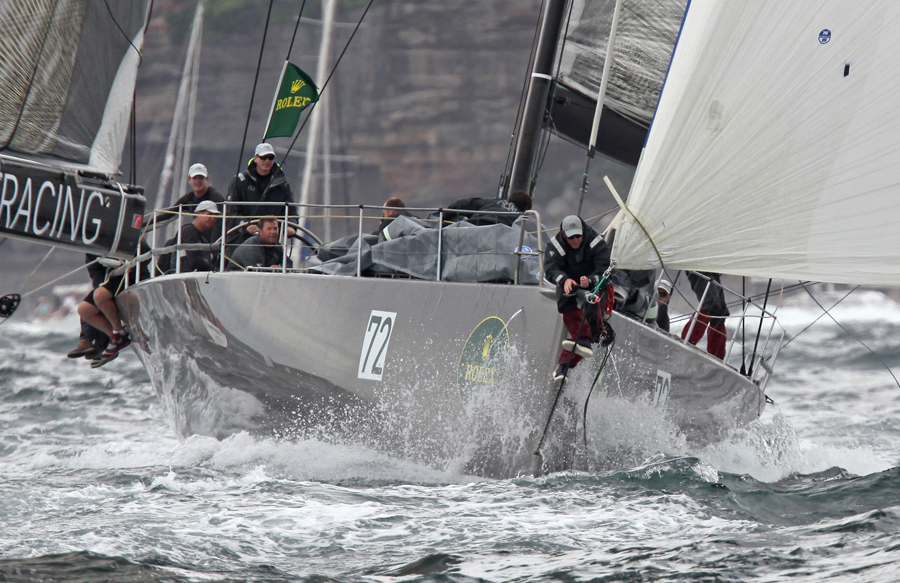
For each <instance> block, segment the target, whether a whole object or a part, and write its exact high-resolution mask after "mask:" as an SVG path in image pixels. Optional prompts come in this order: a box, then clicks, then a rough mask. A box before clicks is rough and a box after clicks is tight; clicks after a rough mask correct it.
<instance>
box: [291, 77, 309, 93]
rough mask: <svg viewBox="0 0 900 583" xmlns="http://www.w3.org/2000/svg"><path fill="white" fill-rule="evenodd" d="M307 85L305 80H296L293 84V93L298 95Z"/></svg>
mask: <svg viewBox="0 0 900 583" xmlns="http://www.w3.org/2000/svg"><path fill="white" fill-rule="evenodd" d="M305 85H306V82H305V81H303V79H296V80H294V81H293V82H291V93H296V92H298V91H300V89H301V88H302V87H303V86H305Z"/></svg>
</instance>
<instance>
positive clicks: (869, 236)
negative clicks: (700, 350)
mask: <svg viewBox="0 0 900 583" xmlns="http://www.w3.org/2000/svg"><path fill="white" fill-rule="evenodd" d="M898 26H900V3H898V2H894V1H892V0H855V1H853V2H849V1H845V0H825V1H822V0H816V1H812V0H792V1H791V2H783V1H782V0H754V1H753V2H731V1H727V0H692V2H691V4H690V6H689V8H688V11H687V16H686V19H685V22H684V26H683V29H682V33H681V36H680V39H679V42H678V44H677V47H676V50H675V54H674V56H673V59H672V63H671V67H670V70H669V73H668V77H667V80H666V84H665V86H664V88H663V91H662V95H661V98H660V103H659V106H658V109H657V112H656V116H655V119H654V122H653V125H652V127H651V130H650V134H649V136H648V139H647V144H646V147H645V149H644V152H643V155H642V158H641V161H640V164H639V166H638V170H637V173H636V175H635V179H634V183H633V185H632V189H631V193H630V195H629V198H628V203H627V204H628V209H629V211H630V213H626V217H624V220H623V223H622V225H621V227H620V228H619V232H618V234H617V237H616V241H615V245H614V249H613V256H614V257H615V258H616V260H617V261H618V263H619V266H620V267H624V268H633V269H639V268H651V267H659V266H660V264H663V265H664V266H665V267H666V268H671V269H694V270H705V271H715V272H721V273H730V274H738V275H746V276H761V277H774V278H787V279H801V280H814V281H825V282H844V283H859V284H887V285H900V227H898V219H900V112H898V104H897V95H898V94H900V75H898V74H897V56H898V55H900V35H897V30H898ZM632 214H633V216H632ZM635 217H636V220H635ZM638 222H639V223H640V224H638Z"/></svg>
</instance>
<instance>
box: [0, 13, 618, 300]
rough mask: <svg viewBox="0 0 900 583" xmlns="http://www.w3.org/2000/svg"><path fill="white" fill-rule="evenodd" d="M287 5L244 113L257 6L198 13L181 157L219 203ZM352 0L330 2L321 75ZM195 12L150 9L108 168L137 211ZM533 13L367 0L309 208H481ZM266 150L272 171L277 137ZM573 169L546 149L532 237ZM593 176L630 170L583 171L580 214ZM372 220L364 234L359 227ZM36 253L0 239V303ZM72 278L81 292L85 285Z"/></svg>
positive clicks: (337, 81) (315, 19) (166, 128)
mask: <svg viewBox="0 0 900 583" xmlns="http://www.w3.org/2000/svg"><path fill="white" fill-rule="evenodd" d="M301 4H303V2H302V1H298V0H290V1H289V0H274V2H273V4H272V13H271V18H270V19H269V24H268V31H267V38H266V43H265V46H264V49H263V57H262V66H261V68H260V72H259V77H258V82H257V88H256V94H255V97H254V98H253V100H252V103H251V93H252V90H253V83H254V77H255V75H256V70H257V63H258V60H259V55H260V46H261V43H262V39H263V33H264V29H265V28H266V16H267V11H268V8H269V2H268V0H207V2H206V4H205V18H204V25H203V34H202V44H201V49H200V63H201V66H200V78H199V83H198V91H197V102H196V110H195V115H194V118H193V141H192V145H191V154H190V160H191V161H192V162H202V163H204V164H205V165H206V166H207V167H208V168H209V170H210V178H211V180H212V183H213V185H214V186H215V187H216V188H218V189H219V190H220V191H221V192H222V193H223V194H225V193H226V192H227V189H228V185H229V183H230V182H231V179H232V178H233V176H234V175H235V173H236V172H237V170H238V168H239V167H240V166H242V165H245V164H246V162H247V160H248V159H249V158H250V157H251V156H252V154H253V147H254V146H255V144H256V143H257V142H259V141H260V140H261V137H262V134H263V131H264V126H265V123H266V120H267V117H268V112H269V108H270V106H271V103H272V98H273V95H274V92H275V86H276V84H277V81H278V76H279V74H280V72H281V68H282V65H283V62H284V60H285V57H286V56H287V50H288V47H289V46H290V43H291V36H292V34H293V32H294V28H295V25H296V24H297V17H298V14H299V11H300V6H301ZM367 4H368V2H367V0H340V1H339V3H338V10H337V16H336V19H335V21H336V26H335V28H334V40H333V45H332V56H331V63H332V64H333V63H334V62H335V60H336V59H337V57H338V55H339V54H340V53H341V51H342V50H343V49H344V47H345V45H346V43H347V40H348V39H349V38H350V35H351V33H352V32H353V29H354V27H355V26H356V24H357V22H358V21H359V20H360V18H361V16H362V14H363V12H364V10H365V8H366V5H367ZM195 7H196V2H195V1H193V0H190V1H185V0H155V2H154V5H153V11H152V18H151V22H150V25H149V28H148V31H147V36H146V40H145V44H144V48H143V59H142V63H141V67H140V70H139V78H138V84H137V91H136V103H135V115H136V132H135V135H134V148H133V151H132V147H131V140H129V144H128V145H127V146H126V148H125V151H124V153H123V164H122V172H123V179H124V180H125V181H131V180H133V181H134V183H136V184H139V185H142V186H144V188H145V190H146V195H147V202H148V208H154V207H155V206H156V205H157V190H158V187H159V183H160V173H161V171H162V168H163V163H164V157H165V152H166V146H167V144H168V142H169V136H170V129H171V127H172V122H173V111H174V108H175V104H176V99H177V93H178V87H179V84H180V82H181V77H182V70H183V67H184V62H185V56H186V52H187V44H188V38H189V34H190V27H191V23H192V21H193V17H194V11H195ZM321 11H322V4H321V2H320V0H309V1H307V2H306V5H305V7H304V10H303V16H302V19H301V20H300V23H299V26H298V27H297V36H296V39H295V42H294V46H293V49H292V51H291V54H290V60H291V61H292V62H293V63H295V64H297V65H298V66H300V67H301V68H302V69H303V70H305V71H306V72H307V73H309V74H310V75H312V76H313V78H314V79H315V80H316V82H317V84H319V85H320V86H321V85H322V84H323V82H324V80H323V79H319V78H317V67H316V63H317V58H318V52H319V45H320V40H321V34H322V22H321V17H322V15H321ZM539 12H540V2H539V0H457V1H455V2H433V1H432V2H429V1H425V0H375V2H374V3H373V4H372V6H371V8H370V9H369V11H368V13H367V14H366V15H365V18H364V19H363V21H362V25H361V27H360V29H359V32H358V33H357V34H356V36H355V38H354V39H353V41H352V43H351V44H350V45H349V47H347V50H346V53H345V55H344V56H343V59H342V60H341V62H340V65H339V66H338V67H337V69H336V71H335V74H334V76H333V77H332V79H331V81H330V82H329V83H328V86H327V88H326V89H325V91H324V98H325V99H327V100H328V101H329V106H330V107H329V109H330V113H329V116H328V124H327V125H328V127H329V130H330V131H329V142H328V144H327V146H328V153H329V157H330V168H329V171H328V174H329V176H330V184H328V186H327V187H326V183H325V180H324V178H325V173H326V170H325V166H324V164H323V163H322V151H321V150H320V152H319V157H317V159H316V162H317V165H316V173H315V180H314V183H313V188H312V200H311V202H322V197H323V195H324V193H325V191H326V190H328V191H329V192H330V196H331V201H332V203H334V204H352V205H356V204H376V205H377V204H381V203H382V202H383V201H384V200H385V199H386V198H387V197H389V196H399V197H401V198H402V199H404V200H405V201H406V203H407V205H408V206H441V205H446V204H449V203H450V202H452V201H453V200H455V199H457V198H460V197H468V196H481V197H486V198H490V197H494V196H495V195H496V192H497V188H498V185H499V182H500V178H501V175H502V174H503V172H504V169H505V166H506V163H507V158H508V155H509V149H510V137H511V134H512V132H513V129H514V125H515V121H516V115H517V109H518V104H519V100H520V96H521V94H522V89H523V83H524V81H525V78H526V74H527V69H528V61H529V56H530V51H531V47H532V42H533V39H534V34H535V28H536V25H537V22H538V17H539ZM248 111H249V123H247V120H248ZM304 117H305V116H304ZM245 125H246V127H247V137H246V140H245V141H244V140H243V137H244V131H245ZM308 130H309V126H307V128H306V129H304V133H303V134H301V135H300V137H299V138H298V139H297V140H296V143H295V144H294V146H293V148H292V149H291V150H290V153H289V155H288V157H287V159H286V161H285V163H284V170H285V172H286V174H287V176H288V179H289V181H290V182H291V184H292V185H293V188H294V192H295V200H299V196H300V184H301V179H302V174H303V170H304V164H305V149H306V132H307V131H308ZM242 141H244V144H243V148H242ZM270 141H271V142H272V143H273V145H274V146H275V148H276V151H277V152H278V153H279V160H280V159H281V157H282V156H283V155H284V153H285V152H287V151H288V148H289V146H290V145H291V141H292V140H291V139H288V138H274V139H272V140H270ZM585 160H586V158H585V154H584V152H583V151H582V150H581V149H579V148H576V147H574V146H572V145H570V144H567V143H565V142H563V141H562V140H559V139H558V138H553V139H552V140H551V142H550V145H549V148H548V150H547V155H546V158H545V161H544V164H543V166H542V169H541V173H540V175H539V181H538V184H537V187H536V189H535V208H536V209H537V210H538V211H540V212H541V214H542V217H543V220H544V223H545V224H546V225H548V226H555V225H558V224H559V221H560V220H561V218H562V217H563V216H565V215H566V214H569V213H570V212H574V211H575V210H576V209H577V206H578V198H579V191H580V188H581V183H582V174H583V170H584V166H585ZM604 174H609V175H610V177H611V178H612V179H613V182H614V183H616V185H617V186H618V187H619V188H620V189H621V190H622V191H623V192H624V191H627V188H628V185H629V182H630V178H631V170H630V169H628V168H626V167H623V166H621V165H618V164H614V163H611V162H607V161H604V160H602V159H595V160H593V161H592V162H591V179H590V186H589V188H588V192H587V196H586V198H585V203H584V210H583V212H582V215H583V216H584V217H585V218H589V217H596V216H598V215H600V214H601V213H602V212H604V211H607V210H609V209H611V208H612V207H613V206H614V202H613V201H612V198H611V197H610V196H609V195H608V193H607V192H606V188H605V186H604V185H603V183H602V176H603V175H604ZM172 188H174V191H173V190H172V189H169V190H168V191H167V192H165V193H163V195H164V197H166V196H171V195H180V194H183V193H184V192H187V191H188V187H187V184H185V183H179V184H177V185H175V186H174V187H172ZM603 222H604V219H601V220H600V224H601V225H602V224H603ZM371 223H372V225H371V226H372V227H374V226H375V224H376V222H375V220H374V219H373V220H372V221H371ZM351 225H352V226H351ZM313 228H314V229H315V230H316V231H318V232H320V233H321V230H322V229H323V228H324V224H323V223H321V222H319V223H318V224H317V223H313ZM351 229H353V231H354V232H355V221H351V220H349V219H342V220H333V221H332V225H331V233H332V235H333V236H334V237H337V236H341V235H343V234H346V233H349V232H351ZM46 250H47V248H46V247H43V246H40V245H35V244H26V243H20V242H11V241H8V242H7V243H6V245H4V247H3V248H0V270H2V271H0V272H2V273H4V277H3V280H4V286H3V288H4V289H2V290H0V293H9V292H10V291H15V289H6V288H15V287H18V285H19V284H20V282H21V280H22V278H24V277H25V275H27V274H28V273H29V272H30V271H31V269H32V268H33V266H34V265H36V263H37V262H38V261H39V260H40V258H41V257H42V256H43V254H44V253H46ZM81 262H83V257H82V256H80V255H79V254H76V253H73V252H69V251H64V250H58V251H56V252H55V254H54V257H53V258H51V260H50V261H48V262H47V263H48V265H47V266H46V268H45V269H42V271H41V273H40V274H38V275H37V276H35V278H34V280H33V281H32V282H30V285H29V286H28V287H29V289H30V288H32V287H34V286H35V285H39V284H40V283H41V282H42V281H47V280H49V279H51V278H52V277H53V276H55V275H59V274H61V273H64V272H66V271H68V270H70V269H74V268H76V267H77V266H78V265H79V264H80V263H81ZM71 281H72V282H77V281H87V277H86V274H83V275H77V276H74V277H73V278H71Z"/></svg>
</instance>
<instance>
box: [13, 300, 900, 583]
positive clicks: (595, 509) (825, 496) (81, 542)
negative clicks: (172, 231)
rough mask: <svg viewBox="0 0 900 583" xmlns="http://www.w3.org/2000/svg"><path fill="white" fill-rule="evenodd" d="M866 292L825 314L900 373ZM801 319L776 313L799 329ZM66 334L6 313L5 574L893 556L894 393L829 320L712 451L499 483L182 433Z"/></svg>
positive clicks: (659, 575)
mask: <svg viewBox="0 0 900 583" xmlns="http://www.w3.org/2000/svg"><path fill="white" fill-rule="evenodd" d="M882 297H883V296H882ZM848 301H849V300H848ZM888 301H889V300H888ZM859 304H860V305H859V306H858V307H856V308H852V309H851V310H850V311H848V312H846V313H843V314H840V313H838V312H837V311H836V313H835V315H836V317H837V319H838V320H839V321H841V323H842V324H844V325H845V326H847V327H848V328H849V329H850V330H851V331H853V332H854V333H855V334H856V335H858V336H859V338H860V339H861V340H862V341H864V342H865V343H866V344H867V345H869V346H870V347H871V348H872V349H873V350H874V351H876V352H877V353H878V356H879V358H881V359H883V360H884V361H885V362H887V363H888V364H889V365H890V366H896V365H897V364H900V346H898V345H900V341H896V340H895V338H898V337H900V334H897V332H900V330H898V329H897V325H898V323H900V309H897V308H896V305H894V304H891V303H883V302H882V300H881V299H879V297H878V296H867V295H863V296H861V297H860V302H859ZM848 309H849V308H848ZM816 310H818V308H814V307H809V306H783V307H782V308H780V311H779V313H780V315H782V317H783V318H785V319H786V320H787V321H788V323H789V325H790V326H791V327H792V328H791V329H792V330H796V331H799V330H800V329H802V328H803V327H804V326H805V325H806V324H808V323H809V322H810V321H811V320H812V319H814V318H815V317H816V316H817V315H818V314H817V312H816ZM853 310H857V311H853ZM872 314H876V315H875V316H873V315H872ZM76 334H77V322H76V321H74V320H73V321H68V322H52V323H27V322H26V323H20V322H8V323H6V324H4V325H3V326H2V327H0V429H2V437H0V500H2V501H3V504H2V505H0V579H3V580H10V581H107V580H116V581H136V582H138V581H140V582H142V581H272V582H280V581H285V582H287V581H298V580H301V581H317V582H321V581H334V582H340V583H343V582H347V583H350V582H353V583H359V582H369V581H371V582H373V583H375V582H378V583H382V582H385V581H403V582H411V581H435V582H437V581H440V582H459V583H471V582H474V581H492V582H494V581H526V580H527V581H548V582H550V581H553V582H558V581H560V580H566V581H573V582H578V581H585V582H587V581H671V580H679V581H736V580H740V581H756V580H759V581H773V580H784V579H788V578H790V579H791V580H794V581H821V580H824V579H829V580H832V581H838V582H851V581H892V580H897V577H896V574H895V573H896V572H897V571H898V570H900V562H898V559H897V557H896V555H897V552H896V551H897V550H898V549H900V489H898V488H897V487H896V484H897V482H898V478H900V475H898V466H900V389H898V387H897V386H896V385H895V384H894V383H893V380H892V379H891V377H890V375H888V374H887V373H886V372H885V369H884V368H883V366H882V365H881V363H880V362H879V360H878V359H875V358H872V357H871V356H865V354H866V353H867V352H866V350H865V349H863V348H861V347H860V345H859V343H858V342H857V341H856V340H854V339H852V338H848V337H847V336H846V334H844V333H843V331H842V330H841V329H840V328H838V327H837V326H834V325H825V324H824V323H823V322H822V323H817V324H816V325H815V326H814V327H812V328H811V329H810V330H809V331H808V332H806V333H803V334H801V335H800V336H799V337H798V338H797V339H796V340H795V341H793V342H792V343H791V344H790V345H789V346H788V347H787V348H786V349H785V350H784V351H783V352H782V354H781V356H780V358H779V363H778V367H777V373H776V375H775V377H774V378H773V380H772V382H771V384H770V385H769V387H768V393H769V395H770V396H772V397H773V398H774V399H775V401H776V404H775V405H772V406H769V408H768V409H767V411H766V413H765V414H764V415H763V417H762V418H761V419H760V420H759V421H757V422H755V423H753V424H751V425H750V426H748V427H747V428H746V429H744V430H742V431H740V432H738V433H736V434H735V435H733V436H732V437H731V438H730V439H728V440H726V441H724V442H721V443H718V444H714V445H711V446H708V447H706V448H704V449H702V450H700V451H690V450H689V449H687V446H686V445H685V444H684V442H683V440H679V436H678V435H677V434H675V433H673V430H671V429H670V428H667V427H666V426H665V424H661V423H657V424H655V425H654V427H655V431H654V432H653V433H652V435H651V434H644V435H643V438H642V439H641V440H631V442H630V445H631V446H635V447H631V448H627V447H625V446H626V445H628V444H625V443H623V444H621V445H622V448H621V450H620V452H619V453H622V454H623V455H620V457H618V458H617V460H618V461H619V462H620V464H619V466H618V467H615V468H613V469H603V470H602V471H592V472H564V473H557V474H551V475H548V476H543V477H540V478H533V477H522V478H518V479H513V480H499V481H491V480H483V479H476V478H473V477H471V476H466V475H463V474H460V473H458V472H454V471H448V470H446V469H441V468H433V467H430V466H427V465H423V464H417V463H413V462H410V461H406V460H402V459H392V458H389V457H386V456H384V455H382V454H379V453H378V452H375V451H372V450H369V449H366V448H364V447H358V446H357V447H350V446H341V445H337V444H329V443H323V442H320V441H316V440H301V441H286V440H278V439H265V438H259V437H253V436H251V435H247V434H237V435H234V436H232V437H229V438H227V439H224V440H221V441H220V440H215V439H212V438H206V437H197V436H194V437H191V438H188V439H186V440H183V441H181V440H179V439H177V438H176V437H175V435H174V433H173V431H172V430H171V429H170V428H169V425H168V421H167V420H166V419H165V415H164V413H163V409H162V407H160V406H159V404H158V403H157V400H156V398H155V396H154V395H153V392H152V389H151V387H150V383H149V381H148V379H147V376H146V374H145V373H144V372H143V370H142V368H141V365H140V362H139V361H138V360H137V359H136V357H135V356H134V355H132V354H125V355H123V356H122V357H120V358H119V359H117V360H116V361H115V362H113V363H110V364H109V365H107V366H106V367H104V368H102V369H99V370H91V369H90V368H89V367H88V366H87V363H86V362H85V361H83V360H81V361H76V360H69V359H66V358H65V352H66V351H67V350H68V349H70V348H71V347H72V346H73V345H74V343H75V341H76ZM631 414H634V415H635V418H634V419H636V421H634V423H644V426H646V420H645V419H642V418H640V412H629V411H628V409H627V407H624V406H623V408H622V409H621V410H617V411H616V412H615V417H616V422H617V423H620V424H622V426H621V427H620V426H617V427H616V428H614V429H615V431H613V432H614V433H616V434H617V435H619V436H627V435H628V431H629V429H628V428H629V427H631V428H632V429H631V430H632V431H634V430H635V426H633V425H628V424H629V423H631V421H630V417H629V415H631ZM593 431H594V432H595V433H593V434H592V436H593V437H596V438H598V439H599V438H600V437H602V432H603V428H594V429H593ZM636 445H639V446H640V447H636ZM626 450H627V451H626Z"/></svg>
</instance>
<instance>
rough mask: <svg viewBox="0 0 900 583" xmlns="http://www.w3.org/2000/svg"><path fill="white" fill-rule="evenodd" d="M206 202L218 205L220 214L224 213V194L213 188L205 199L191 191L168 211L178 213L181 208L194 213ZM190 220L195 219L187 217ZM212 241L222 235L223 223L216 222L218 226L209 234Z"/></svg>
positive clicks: (208, 190) (183, 210) (208, 191)
mask: <svg viewBox="0 0 900 583" xmlns="http://www.w3.org/2000/svg"><path fill="white" fill-rule="evenodd" d="M204 200H211V201H213V202H214V203H216V206H217V207H218V208H219V212H222V210H223V208H222V203H223V202H225V197H224V196H222V193H221V192H219V191H218V190H216V189H215V188H213V187H212V186H210V187H209V189H207V191H206V195H204V196H203V198H197V195H195V194H194V191H193V190H192V191H190V192H189V193H187V194H185V195H184V196H182V197H181V198H179V199H178V200H176V201H175V204H174V205H172V206H171V207H170V208H168V209H166V210H169V211H172V212H175V213H177V212H178V207H181V212H185V213H192V212H194V211H195V210H196V209H197V205H198V204H200V203H201V202H203V201H204ZM228 214H232V213H231V211H230V210H229V211H228ZM187 218H188V219H189V220H193V218H194V217H187ZM207 235H208V236H209V240H210V241H215V240H216V239H218V238H219V237H220V236H221V235H222V221H221V220H219V221H216V224H215V225H214V226H213V228H212V229H210V230H209V231H208V232H207Z"/></svg>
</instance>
